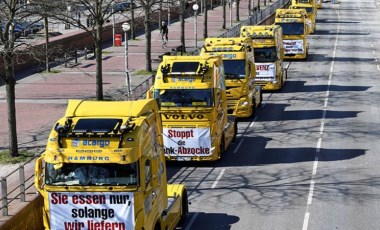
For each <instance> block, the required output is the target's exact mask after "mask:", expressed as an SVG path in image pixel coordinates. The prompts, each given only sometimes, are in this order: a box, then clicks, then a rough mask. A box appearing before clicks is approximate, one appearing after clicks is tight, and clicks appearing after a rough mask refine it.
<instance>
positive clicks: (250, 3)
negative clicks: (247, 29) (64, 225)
mask: <svg viewBox="0 0 380 230" xmlns="http://www.w3.org/2000/svg"><path fill="white" fill-rule="evenodd" d="M251 9H252V0H248V16H251V15H252V11H251Z"/></svg>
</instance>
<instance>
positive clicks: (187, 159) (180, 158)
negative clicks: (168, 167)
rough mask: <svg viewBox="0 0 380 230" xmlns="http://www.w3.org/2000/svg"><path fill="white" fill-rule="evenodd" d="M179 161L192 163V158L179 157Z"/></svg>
mask: <svg viewBox="0 0 380 230" xmlns="http://www.w3.org/2000/svg"><path fill="white" fill-rule="evenodd" d="M177 161H191V157H177Z"/></svg>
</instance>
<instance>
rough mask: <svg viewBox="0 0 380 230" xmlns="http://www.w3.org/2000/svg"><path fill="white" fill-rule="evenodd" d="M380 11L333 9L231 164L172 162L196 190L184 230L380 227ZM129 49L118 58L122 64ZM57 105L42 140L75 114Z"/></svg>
mask: <svg viewBox="0 0 380 230" xmlns="http://www.w3.org/2000/svg"><path fill="white" fill-rule="evenodd" d="M379 14H380V11H379V8H378V6H377V5H376V4H375V1H373V0H367V1H358V0H341V1H339V2H337V3H336V4H331V3H330V2H327V3H323V8H322V9H320V10H319V11H318V17H317V30H316V32H315V34H313V35H310V37H309V45H310V52H309V54H310V55H309V58H308V60H307V61H295V62H288V63H287V65H288V81H287V82H286V84H285V86H284V88H283V89H282V90H280V91H279V92H274V93H265V94H264V103H263V105H262V108H260V109H259V112H258V115H257V117H256V118H255V119H244V120H240V121H239V125H238V127H239V132H238V137H237V140H236V141H235V143H234V144H233V145H231V146H230V147H229V149H228V151H227V153H226V155H225V156H224V158H223V159H222V160H221V161H218V162H214V163H209V162H208V163H205V162H201V163H196V162H193V163H168V165H167V170H168V180H169V182H170V183H186V185H187V186H188V189H189V195H190V196H189V200H190V202H191V205H190V215H189V217H188V219H187V221H186V223H185V224H184V226H183V228H182V229H185V230H189V229H192V230H198V229H199V230H203V229H218V230H224V229H226V230H227V229H239V230H240V229H243V230H251V229H255V230H256V229H257V230H267V229H268V230H277V229H281V230H283V229H284V230H294V229H300V230H301V229H302V230H358V229H360V230H361V229H363V230H367V229H370V230H372V229H380V219H379V218H378V217H379V216H380V208H379V207H380V204H379V200H380V191H379V190H380V179H379V168H378V165H379V161H380V160H379V157H378V156H377V154H378V149H379V148H380V144H379V141H378V140H379V137H380V125H379V123H380V115H379V114H380V113H379V112H380V111H379V110H380V109H379V104H380V102H379V101H380V79H379V77H380V62H379V60H378V58H379V57H378V55H380V21H379V20H378V18H379V16H380V15H379ZM173 30H174V29H173ZM173 30H172V31H173ZM189 30H190V32H188V33H189V36H192V35H190V34H191V32H192V31H191V29H189ZM174 31H175V30H174ZM156 35H157V36H158V34H156ZM154 36H155V35H154ZM154 36H153V37H154ZM176 42H177V41H172V43H176ZM190 42H191V41H190ZM192 42H193V41H192ZM156 51H157V53H158V52H159V51H160V47H156ZM122 52H123V50H122V49H119V51H118V52H116V53H118V55H114V56H120V58H122V55H121V54H122ZM135 53H136V55H135V56H134V57H138V54H137V51H136V52H135ZM109 59H112V58H109ZM115 60H116V57H115ZM114 65H115V64H114ZM91 68H92V67H91ZM113 68H116V67H113ZM120 68H122V67H120ZM76 72H78V71H76ZM106 72H107V71H106ZM110 72H112V71H110ZM114 72H115V73H116V72H117V71H114ZM71 74H72V73H71ZM62 76H63V75H62ZM67 76H71V75H70V73H67ZM122 76H123V75H122V74H121V73H120V74H114V76H113V78H112V77H111V78H109V79H108V80H107V81H109V82H110V83H111V80H110V79H114V80H113V81H112V82H114V83H112V84H109V85H110V87H111V85H113V84H117V83H119V84H122V83H123V82H124V79H123V77H122ZM56 78H58V77H56ZM87 79H91V78H87ZM74 80H75V78H74V77H72V78H68V79H67V82H66V83H65V84H63V85H62V84H61V83H60V84H61V85H60V87H65V85H69V84H70V83H72V81H74ZM53 83H54V82H51V86H54V84H53ZM28 84H33V82H32V81H31V82H29V83H28ZM91 84H93V83H91ZM91 84H89V83H88V86H89V88H88V89H87V88H86V87H87V86H86V85H87V84H85V83H81V84H79V83H78V86H77V87H78V89H77V91H76V94H72V93H71V94H69V95H66V94H65V93H63V92H62V90H60V91H57V90H56V92H59V94H58V95H56V98H57V99H60V97H61V96H62V98H63V99H64V98H66V97H68V96H77V97H82V96H83V95H82V94H83V93H84V92H83V90H84V89H85V90H87V92H90V88H91V87H93V85H91ZM90 86H91V87H90ZM57 87H58V84H57ZM66 87H67V86H66ZM26 89H27V88H26ZM45 89H46V88H44V89H39V90H41V91H43V90H45ZM26 92H27V90H26ZM52 92H54V87H53V90H52ZM38 98H39V99H41V98H43V96H41V95H40V96H39V97H36V98H34V100H37V99H38ZM62 98H61V99H62ZM20 99H21V98H20ZM32 100H33V98H32ZM49 100H51V98H49ZM28 105H29V106H30V108H36V106H37V105H36V104H32V103H28ZM50 106H52V107H53V108H52V110H51V113H50V117H49V116H44V118H41V119H43V120H42V121H39V124H41V123H42V124H44V125H43V126H40V127H41V128H40V129H38V130H34V131H33V132H34V134H35V137H36V139H38V138H39V136H40V135H42V136H46V135H47V132H48V131H49V130H50V126H51V125H52V124H53V122H54V120H56V118H58V117H59V116H61V114H62V111H64V108H65V105H64V103H61V104H59V103H52V104H51V105H50V104H48V103H44V104H43V105H41V107H50ZM30 111H32V110H31V109H29V110H28V108H25V110H24V113H28V112H29V113H30ZM48 114H49V113H48ZM33 117H34V118H35V117H37V118H38V114H35V116H33ZM31 122H34V121H33V120H32V121H31ZM28 132H31V131H30V129H29V131H28ZM39 132H40V133H39ZM0 134H1V133H0ZM30 134H33V133H29V136H30ZM43 140H45V139H42V138H41V142H42V141H43ZM31 142H32V143H33V139H32V141H31ZM34 143H36V142H34Z"/></svg>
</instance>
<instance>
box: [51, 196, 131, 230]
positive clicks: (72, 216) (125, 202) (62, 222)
mask: <svg viewBox="0 0 380 230" xmlns="http://www.w3.org/2000/svg"><path fill="white" fill-rule="evenodd" d="M133 200H134V199H133V193H131V192H112V193H109V192H96V193H90V192H77V193H70V192H50V193H49V208H50V229H64V230H66V229H67V230H78V229H80V230H88V229H109V230H111V229H113V230H129V229H135V217H134V202H133Z"/></svg>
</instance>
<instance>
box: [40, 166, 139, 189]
mask: <svg viewBox="0 0 380 230" xmlns="http://www.w3.org/2000/svg"><path fill="white" fill-rule="evenodd" d="M45 174H46V175H45V176H46V180H45V183H46V184H47V185H56V186H78V185H91V186H104V185H113V186H126V185H137V184H138V171H137V163H132V164H103V163H102V164H82V163H64V164H63V167H62V168H60V169H54V167H53V164H50V163H47V164H46V171H45Z"/></svg>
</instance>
